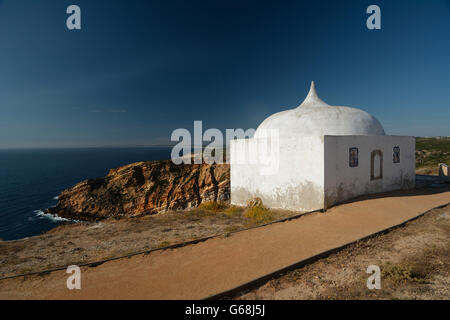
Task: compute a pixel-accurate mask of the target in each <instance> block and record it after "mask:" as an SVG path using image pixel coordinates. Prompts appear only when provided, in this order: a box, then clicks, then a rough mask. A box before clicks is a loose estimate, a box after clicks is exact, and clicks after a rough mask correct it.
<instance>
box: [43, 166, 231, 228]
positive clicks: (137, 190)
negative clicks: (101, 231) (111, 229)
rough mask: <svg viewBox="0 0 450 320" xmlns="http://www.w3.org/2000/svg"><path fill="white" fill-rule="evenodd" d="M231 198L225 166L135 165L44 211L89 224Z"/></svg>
mask: <svg viewBox="0 0 450 320" xmlns="http://www.w3.org/2000/svg"><path fill="white" fill-rule="evenodd" d="M229 195H230V173H229V165H227V164H214V165H208V164H198V165H197V164H192V165H175V164H173V163H172V162H171V161H170V160H167V161H151V162H150V161H149V162H138V163H133V164H130V165H127V166H124V167H120V168H117V169H111V170H110V172H109V173H108V175H107V176H106V177H103V178H97V179H89V180H85V181H83V182H80V183H78V184H77V185H75V186H74V187H72V188H70V189H68V190H65V191H63V192H62V193H61V194H60V196H59V199H58V204H57V206H56V207H54V208H50V209H48V212H49V213H52V214H57V215H59V216H61V217H66V218H72V219H77V220H90V221H92V220H99V219H104V218H109V217H121V216H137V215H145V214H155V213H159V212H165V211H169V210H182V209H188V208H192V207H196V206H198V205H199V204H200V203H201V202H204V201H217V200H218V201H228V200H229Z"/></svg>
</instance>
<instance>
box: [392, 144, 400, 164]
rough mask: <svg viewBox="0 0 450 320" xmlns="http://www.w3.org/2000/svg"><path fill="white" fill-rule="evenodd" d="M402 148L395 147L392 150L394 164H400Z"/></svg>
mask: <svg viewBox="0 0 450 320" xmlns="http://www.w3.org/2000/svg"><path fill="white" fill-rule="evenodd" d="M400 155H401V154H400V147H399V146H395V147H393V148H392V162H393V163H400V161H401V160H400Z"/></svg>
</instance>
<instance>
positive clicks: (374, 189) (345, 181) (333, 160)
mask: <svg viewBox="0 0 450 320" xmlns="http://www.w3.org/2000/svg"><path fill="white" fill-rule="evenodd" d="M395 146H399V147H400V163H393V147H395ZM353 147H355V148H358V149H359V165H358V167H353V168H352V167H350V166H349V148H353ZM377 149H378V150H381V151H382V152H383V178H382V179H379V180H371V153H372V151H373V150H377ZM324 150H325V152H324V154H325V183H324V184H325V208H327V207H330V206H331V205H333V204H335V203H339V202H342V201H345V200H348V199H351V198H354V197H357V196H359V195H364V194H373V193H379V192H384V191H391V190H396V189H409V188H414V185H415V138H414V137H402V136H325V137H324Z"/></svg>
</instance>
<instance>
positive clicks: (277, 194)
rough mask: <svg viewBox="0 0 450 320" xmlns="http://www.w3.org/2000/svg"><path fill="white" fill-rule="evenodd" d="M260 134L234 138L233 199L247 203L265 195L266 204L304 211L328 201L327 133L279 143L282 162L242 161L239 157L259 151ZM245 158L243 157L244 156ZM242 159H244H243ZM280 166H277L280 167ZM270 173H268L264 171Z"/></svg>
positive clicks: (264, 201) (231, 153)
mask: <svg viewBox="0 0 450 320" xmlns="http://www.w3.org/2000/svg"><path fill="white" fill-rule="evenodd" d="M258 141H259V142H261V139H259V138H253V139H241V140H234V141H230V161H231V203H232V204H235V205H245V204H246V203H247V201H248V200H250V199H253V198H255V197H259V198H261V200H262V201H263V203H264V205H265V206H268V207H270V208H282V209H288V210H296V211H304V210H308V211H309V210H316V209H321V208H323V205H324V158H323V152H324V139H323V136H322V137H319V136H314V137H302V138H301V139H299V138H288V139H285V140H283V141H280V142H279V143H280V144H279V157H278V159H279V166H278V167H277V166H276V165H275V166H273V168H275V170H274V171H272V172H270V171H271V170H267V169H268V167H269V166H268V165H264V164H261V163H259V164H250V163H249V162H250V159H249V158H248V157H246V161H245V162H246V163H244V164H239V163H238V162H239V157H242V156H243V155H245V154H248V153H247V151H246V150H248V149H252V148H253V149H252V150H253V151H250V154H252V155H255V154H257V153H258V152H257V151H256V145H258ZM241 160H242V159H241ZM241 163H242V161H241ZM276 167H277V168H276ZM263 170H265V171H266V174H264V171H263Z"/></svg>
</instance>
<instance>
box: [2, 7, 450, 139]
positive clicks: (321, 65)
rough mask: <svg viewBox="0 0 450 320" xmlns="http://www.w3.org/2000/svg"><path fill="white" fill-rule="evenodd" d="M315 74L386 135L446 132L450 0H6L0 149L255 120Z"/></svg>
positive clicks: (324, 92) (297, 94)
mask: <svg viewBox="0 0 450 320" xmlns="http://www.w3.org/2000/svg"><path fill="white" fill-rule="evenodd" d="M70 4H77V5H79V6H80V7H81V10H82V30H81V31H69V30H67V28H66V18H67V14H66V8H67V6H69V5H70ZM371 4H377V5H379V6H380V8H381V17H382V30H379V31H370V30H368V29H367V28H366V19H367V17H368V15H367V14H366V8H367V7H368V6H369V5H371ZM311 80H315V81H316V86H317V90H318V92H319V95H320V96H321V98H322V99H323V100H324V101H326V102H327V103H329V104H334V105H347V106H354V107H359V108H362V109H364V110H366V111H368V112H369V113H371V114H373V115H374V116H375V117H377V118H378V119H379V120H380V121H381V123H382V124H383V126H384V127H385V130H386V132H387V133H388V134H395V135H450V1H449V0H429V1H413V0H407V1H398V0H396V1H373V0H371V1H304V2H303V1H269V2H265V1H261V0H259V1H245V0H239V1H238V0H236V1H235V0H226V1H214V0H209V1H206V0H204V1H194V0H189V1H167V0H165V1H143V0H134V1H130V0H128V1H125V0H122V1H113V0H109V1H94V0H86V1H85V0H71V1H64V0H42V1H35V0H27V1H26V0H0V147H48V146H88V145H89V146H95V145H127V144H131V145H134V144H140V145H142V144H159V143H166V142H168V141H169V139H170V134H171V132H172V131H173V130H174V129H176V128H187V129H190V130H191V129H192V128H193V121H194V120H203V124H204V127H205V129H206V128H219V129H223V130H224V129H226V128H244V129H247V128H256V127H257V126H258V125H259V123H260V122H261V121H262V120H264V119H265V118H266V117H267V116H269V115H270V114H273V113H275V112H278V111H281V110H285V109H287V108H292V107H295V106H297V105H298V104H300V103H301V102H302V100H303V99H304V97H305V96H306V94H307V91H308V89H309V83H310V81H311Z"/></svg>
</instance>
